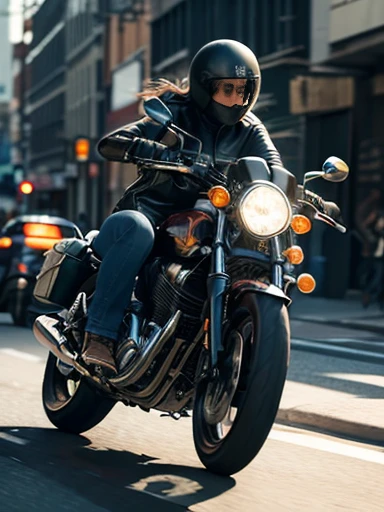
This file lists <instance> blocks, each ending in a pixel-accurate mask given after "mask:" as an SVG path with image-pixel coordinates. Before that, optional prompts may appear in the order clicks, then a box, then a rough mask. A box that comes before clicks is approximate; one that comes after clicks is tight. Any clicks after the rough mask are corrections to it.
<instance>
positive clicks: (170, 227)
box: [158, 209, 215, 259]
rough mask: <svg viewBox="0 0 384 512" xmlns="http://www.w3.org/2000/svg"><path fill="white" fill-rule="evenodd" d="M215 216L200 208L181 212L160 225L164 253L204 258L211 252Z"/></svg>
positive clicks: (159, 235)
mask: <svg viewBox="0 0 384 512" xmlns="http://www.w3.org/2000/svg"><path fill="white" fill-rule="evenodd" d="M214 224H215V223H214V218H213V216H212V215H211V213H210V212H209V211H203V210H200V209H194V210H187V211H184V212H179V213H175V214H173V215H171V216H170V217H168V219H167V220H166V221H164V222H163V224H162V225H161V226H160V230H159V234H158V243H159V246H160V247H161V252H162V253H163V254H164V253H165V254H168V255H171V254H176V255H177V256H181V257H183V258H197V259H198V258H202V257H204V256H207V255H208V254H210V252H211V245H212V239H213V234H214Z"/></svg>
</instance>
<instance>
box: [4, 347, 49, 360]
mask: <svg viewBox="0 0 384 512" xmlns="http://www.w3.org/2000/svg"><path fill="white" fill-rule="evenodd" d="M0 352H1V353H2V354H5V355H7V356H12V357H18V358H19V359H24V360H25V361H31V362H33V363H40V362H41V361H42V360H43V359H42V358H41V357H39V356H35V355H34V354H28V352H22V351H21V350H16V349H14V348H0Z"/></svg>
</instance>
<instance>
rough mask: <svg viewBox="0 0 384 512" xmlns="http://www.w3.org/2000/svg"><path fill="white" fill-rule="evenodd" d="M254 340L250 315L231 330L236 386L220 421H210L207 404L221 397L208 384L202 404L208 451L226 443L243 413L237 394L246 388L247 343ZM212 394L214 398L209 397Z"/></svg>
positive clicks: (249, 355) (229, 337)
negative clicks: (237, 400)
mask: <svg viewBox="0 0 384 512" xmlns="http://www.w3.org/2000/svg"><path fill="white" fill-rule="evenodd" d="M250 338H254V325H253V322H252V319H251V318H250V316H249V315H246V317H245V318H244V317H243V320H242V321H241V322H240V323H239V325H238V328H237V329H233V330H231V332H230V334H229V336H228V340H229V341H230V342H232V343H233V342H234V341H236V343H235V344H234V345H236V347H235V349H234V350H232V352H231V354H232V361H233V360H236V364H235V365H234V372H233V375H232V384H233V385H235V387H234V389H233V390H232V396H231V400H230V403H229V404H228V407H227V408H226V410H225V413H224V415H223V416H222V418H221V419H220V421H216V422H214V421H210V417H209V414H208V415H207V411H206V404H207V403H208V404H210V402H211V401H212V400H213V397H215V396H217V397H219V396H220V393H219V392H218V391H217V390H215V389H214V383H208V385H207V386H206V391H205V393H204V399H203V400H202V403H201V409H202V416H203V418H204V420H205V421H203V422H202V427H203V437H204V445H205V447H206V449H207V450H208V451H216V450H217V449H218V448H219V447H220V445H221V444H222V443H223V442H224V441H225V439H226V438H227V437H228V435H229V434H230V433H231V430H232V428H233V426H234V424H235V423H236V419H237V417H238V415H239V413H240V411H241V407H239V406H238V404H236V403H235V402H236V394H237V393H238V392H239V391H241V390H242V389H245V388H246V378H247V368H248V364H249V358H250V357H251V355H252V354H247V351H246V347H247V345H250V344H247V343H246V342H247V341H248V340H249V339H250ZM227 361H228V358H227ZM210 394H212V397H209V398H208V396H209V395H210Z"/></svg>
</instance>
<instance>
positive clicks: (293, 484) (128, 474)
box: [0, 315, 384, 512]
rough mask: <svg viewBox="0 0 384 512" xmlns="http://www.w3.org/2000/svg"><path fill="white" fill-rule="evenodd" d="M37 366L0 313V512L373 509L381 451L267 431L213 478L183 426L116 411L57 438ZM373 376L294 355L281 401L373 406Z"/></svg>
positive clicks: (24, 336) (381, 384) (362, 367)
mask: <svg viewBox="0 0 384 512" xmlns="http://www.w3.org/2000/svg"><path fill="white" fill-rule="evenodd" d="M356 335H358V333H357V332H356V333H355V336H356ZM45 357H46V351H45V349H44V348H43V347H41V346H40V345H39V344H38V343H37V342H36V341H34V338H33V336H32V334H31V332H30V331H29V330H28V329H21V328H16V327H14V326H12V325H11V324H10V323H9V318H8V316H7V315H0V368H1V373H0V396H1V402H0V504H1V505H0V510H4V511H7V512H8V511H17V512H19V511H20V512H23V511H39V512H40V511H42V512H45V511H47V512H48V511H66V510H68V511H72V512H74V511H76V510H82V511H84V512H88V511H89V512H93V511H95V512H96V511H123V510H132V511H136V510H138V511H140V510H143V511H144V510H146V511H149V510H156V511H172V510H187V509H188V510H194V511H212V510H218V511H219V510H220V511H256V510H260V511H264V510H265V511H268V512H275V511H294V512H301V511H303V512H304V511H305V512H308V511H311V512H312V511H315V512H316V511H319V512H320V511H327V512H328V511H330V512H332V511H339V510H347V511H348V512H351V511H352V512H353V511H356V512H357V511H359V512H360V511H364V512H366V511H367V512H375V511H380V512H382V510H383V503H384V491H383V481H384V451H383V446H382V445H381V446H379V445H374V444H372V443H362V442H356V441H354V440H352V439H345V438H342V437H335V436H330V435H326V434H324V433H321V432H315V431H309V430H305V429H297V428H292V427H289V426H284V425H282V424H278V423H276V424H275V426H274V428H273V430H272V432H271V434H270V436H269V438H268V440H267V442H266V444H265V446H264V447H263V449H262V451H261V452H260V454H259V455H258V457H257V458H256V459H255V460H254V461H253V462H252V463H251V464H250V465H249V466H248V467H247V468H245V469H244V470H243V471H241V472H240V473H238V474H236V475H234V476H233V477H231V478H222V477H218V476H215V475H212V474H210V473H209V472H207V471H206V470H204V469H203V468H202V466H201V464H200V462H199V460H198V458H197V455H196V453H195V450H194V446H193V440H192V425H191V420H190V419H188V418H183V419H181V420H180V421H174V420H172V419H171V418H163V417H160V415H159V414H158V413H157V412H151V413H149V414H148V413H145V412H143V411H140V410H136V409H132V408H129V407H125V406H124V405H122V404H117V405H116V407H115V408H114V409H113V410H112V412H111V413H110V414H109V416H108V417H107V418H106V419H105V420H104V421H103V422H102V423H100V424H99V425H98V426H97V427H95V428H94V429H92V430H90V431H88V432H86V433H84V434H83V435H82V436H72V435H67V434H63V433H60V432H58V431H57V430H56V429H55V428H54V427H53V426H52V425H51V424H50V423H49V421H48V420H47V418H46V416H45V414H44V411H43V408H42V404H41V383H42V378H43V372H44V360H45ZM322 368H327V372H326V373H324V371H322ZM383 375H384V366H383V365H382V364H375V363H373V362H363V363H361V362H359V361H357V360H356V359H353V358H342V357H339V356H338V357H333V356H332V355H329V354H321V353H314V352H310V351H303V350H293V351H292V353H291V365H290V370H289V379H288V382H287V385H286V391H287V393H288V392H289V389H290V386H296V385H301V384H302V385H305V386H312V388H311V389H313V390H314V396H313V400H314V401H315V400H316V398H315V396H316V395H315V390H316V389H320V388H322V387H324V388H327V389H328V391H330V392H333V393H335V395H336V394H337V393H340V392H343V393H345V394H346V395H347V396H350V400H351V407H353V403H354V402H353V401H352V400H353V397H356V396H358V398H359V399H361V400H363V401H369V403H370V404H373V407H375V406H377V407H381V408H382V406H383V401H382V400H383V398H384V395H383V390H384V376H383ZM380 404H381V405H380Z"/></svg>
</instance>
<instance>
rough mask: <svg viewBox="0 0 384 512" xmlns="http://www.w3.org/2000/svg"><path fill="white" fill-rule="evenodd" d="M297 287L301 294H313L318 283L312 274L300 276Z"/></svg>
mask: <svg viewBox="0 0 384 512" xmlns="http://www.w3.org/2000/svg"><path fill="white" fill-rule="evenodd" d="M297 287H298V289H299V290H300V291H301V293H312V292H313V290H314V289H315V288H316V281H315V279H314V277H313V276H311V274H300V275H299V277H298V278H297Z"/></svg>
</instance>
